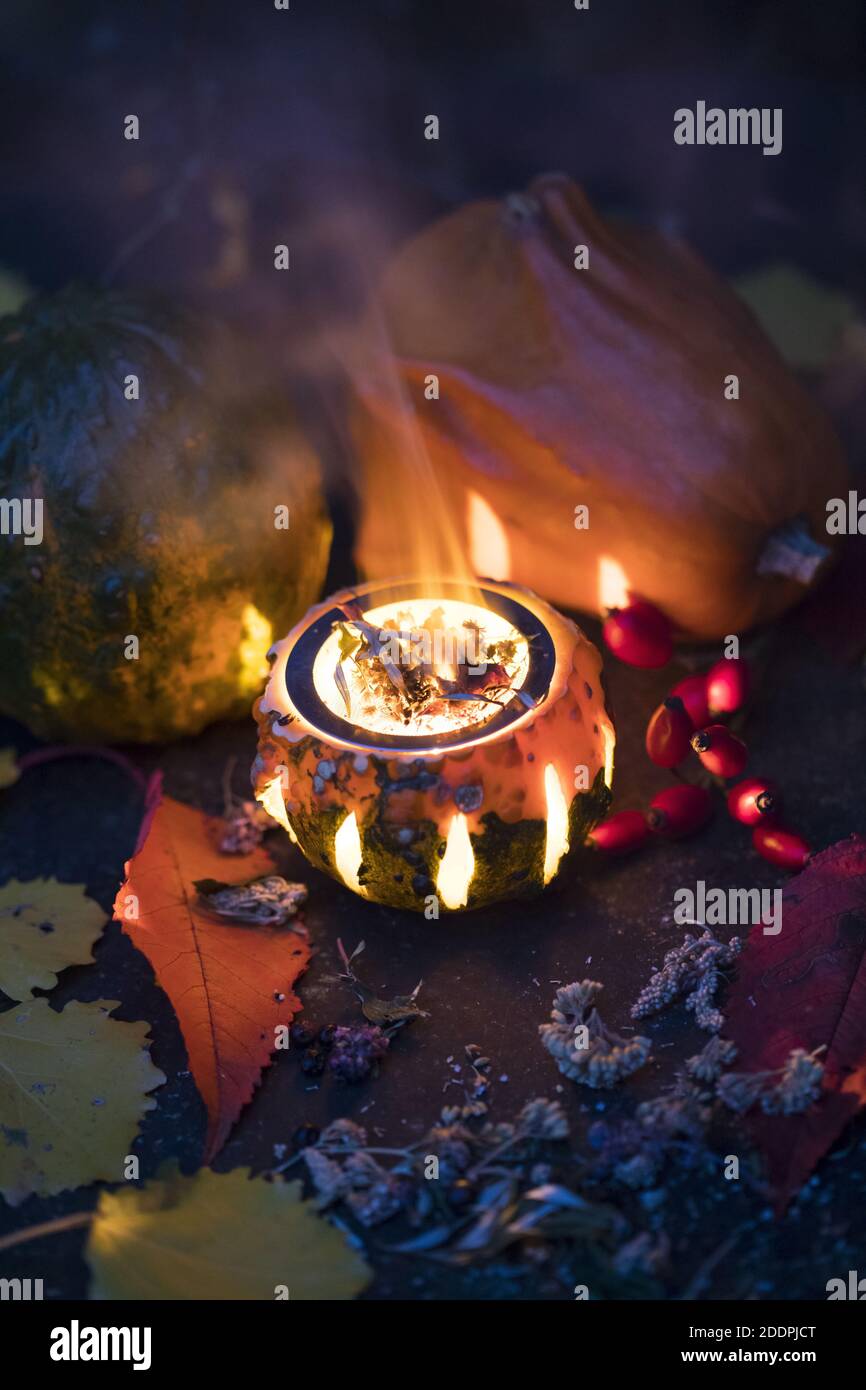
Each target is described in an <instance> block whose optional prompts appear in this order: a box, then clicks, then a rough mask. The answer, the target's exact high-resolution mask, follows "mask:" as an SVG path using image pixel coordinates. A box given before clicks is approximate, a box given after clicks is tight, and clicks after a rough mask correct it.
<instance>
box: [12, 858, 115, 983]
mask: <svg viewBox="0 0 866 1390" xmlns="http://www.w3.org/2000/svg"><path fill="white" fill-rule="evenodd" d="M105 922H106V914H105V912H104V911H103V910H102V908H101V907H100V906H99V903H96V902H94V901H93V899H92V898H88V896H87V894H86V893H85V890H84V884H83V883H58V882H57V880H56V879H55V878H35V879H33V880H32V881H31V882H30V883H19V882H18V880H17V879H14V878H13V879H10V880H9V882H8V883H6V884H4V886H3V887H2V888H0V990H2V991H3V993H4V994H6V995H8V996H9V998H10V999H29V998H30V997H31V995H32V993H33V990H34V989H52V988H53V987H54V985H56V984H57V976H58V973H59V972H60V971H61V970H65V969H66V967H67V966H68V965H89V964H90V962H91V961H92V959H93V957H92V955H91V948H92V946H93V943H94V942H95V941H96V940H97V939H98V937H99V936H100V935H101V933H102V929H103V927H104V925H105Z"/></svg>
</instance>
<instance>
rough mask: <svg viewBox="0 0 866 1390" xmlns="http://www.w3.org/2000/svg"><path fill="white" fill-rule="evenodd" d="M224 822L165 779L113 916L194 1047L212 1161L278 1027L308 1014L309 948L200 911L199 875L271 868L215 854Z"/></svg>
mask: <svg viewBox="0 0 866 1390" xmlns="http://www.w3.org/2000/svg"><path fill="white" fill-rule="evenodd" d="M220 825H221V822H220V821H219V820H218V818H216V817H213V816H206V815H205V814H204V813H203V812H201V811H197V810H195V809H194V808H193V807H191V806H184V805H182V803H181V802H179V801H174V800H172V798H171V797H168V796H165V797H164V796H163V794H162V776H161V774H160V773H157V774H156V775H155V776H154V777H153V779H152V780H151V783H150V786H149V788H148V794H147V803H146V807H145V815H144V820H143V822H142V826H141V830H140V832H139V838H138V844H137V845H136V848H135V853H134V855H133V857H132V859H131V860H130V861H129V862H128V863H127V864H126V866H125V872H126V881H125V882H124V884H123V887H122V888H121V889H120V892H119V893H118V894H117V897H116V899H115V902H114V918H115V921H118V922H120V923H121V924H122V926H123V930H124V932H125V933H126V935H127V936H128V937H129V938H130V940H131V941H132V943H133V945H134V946H136V947H137V948H138V950H139V951H141V952H143V954H144V955H145V956H147V959H148V960H149V961H150V964H151V965H152V966H153V970H154V973H155V975H156V978H157V981H158V983H159V984H160V985H161V987H162V988H163V989H164V990H165V992H166V994H167V995H168V997H169V999H170V1000H171V1004H172V1007H173V1008H174V1011H175V1013H176V1015H177V1018H178V1022H179V1024H180V1027H181V1031H182V1033H183V1037H184V1042H185V1043H186V1048H187V1053H188V1056H189V1066H190V1071H191V1072H192V1075H193V1078H194V1080H195V1083H196V1086H197V1087H198V1089H199V1092H200V1094H201V1096H202V1099H203V1100H204V1103H205V1105H206V1106H207V1112H208V1131H207V1138H206V1141H205V1154H204V1161H205V1162H206V1163H210V1162H211V1161H212V1159H213V1158H214V1156H215V1154H217V1153H218V1152H219V1150H220V1149H221V1148H222V1146H223V1144H224V1143H225V1141H226V1139H227V1138H228V1135H229V1131H230V1130H231V1127H232V1125H233V1124H234V1122H235V1120H236V1119H237V1117H238V1115H239V1114H240V1112H241V1110H242V1109H243V1107H244V1106H245V1105H246V1104H247V1102H248V1101H249V1100H250V1098H251V1096H252V1094H253V1091H254V1090H255V1088H256V1086H257V1085H258V1082H259V1080H260V1077H261V1073H262V1070H263V1069H264V1068H265V1067H266V1066H267V1065H268V1063H269V1062H270V1058H271V1054H272V1052H273V1051H274V1049H275V1030H276V1028H277V1027H278V1026H279V1025H280V1024H285V1025H288V1024H289V1023H290V1022H291V1020H292V1017H293V1015H294V1014H295V1013H297V1011H298V1010H299V1009H300V1007H301V1005H300V1000H299V999H298V998H297V997H296V995H294V994H293V993H292V985H293V984H294V982H295V980H296V979H297V978H298V976H299V975H300V974H301V973H302V971H304V970H305V969H306V967H307V964H308V962H309V959H310V950H309V947H308V946H307V944H306V942H305V941H304V939H303V937H301V936H299V935H298V933H297V932H295V931H292V930H291V928H290V927H286V926H282V927H274V926H259V925H256V926H249V925H238V924H235V923H232V924H226V923H223V922H220V921H215V920H214V919H213V918H212V917H211V916H210V915H209V914H208V913H206V912H205V911H204V910H202V908H201V906H200V905H199V903H198V901H197V893H196V889H195V887H194V886H193V885H194V883H195V881H196V880H199V879H208V878H211V879H216V880H218V881H220V882H223V883H231V884H235V883H242V882H246V881H248V880H249V879H253V878H259V877H261V876H263V875H265V874H268V873H271V872H272V871H273V862H272V860H271V857H270V855H269V854H268V853H267V852H266V851H265V850H262V849H257V850H255V851H254V852H253V853H252V854H249V855H246V856H244V858H243V859H241V860H238V861H235V860H233V859H231V858H229V857H227V856H226V855H223V854H220V853H219V852H218V850H217V848H216V843H217V832H218V830H219V827H220Z"/></svg>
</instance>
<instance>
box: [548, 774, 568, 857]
mask: <svg viewBox="0 0 866 1390" xmlns="http://www.w3.org/2000/svg"><path fill="white" fill-rule="evenodd" d="M544 794H545V797H546V799H547V839H546V841H545V844H544V881H545V883H549V882H550V880H551V879H552V878H553V876H554V874H555V873H556V871H557V869H558V868H559V861H560V859H561V858H562V856H563V855H564V854H567V853H568V802H567V801H566V799H565V797H564V795H563V792H562V784H561V782H560V780H559V778H558V777H557V775H556V768H555V767H554V766H553V763H548V764H547V767H546V768H545V769H544Z"/></svg>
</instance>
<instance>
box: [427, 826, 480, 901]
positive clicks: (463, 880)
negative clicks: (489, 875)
mask: <svg viewBox="0 0 866 1390" xmlns="http://www.w3.org/2000/svg"><path fill="white" fill-rule="evenodd" d="M474 872H475V855H474V854H473V853H472V841H471V840H470V838H469V827H468V825H467V824H466V817H465V816H464V815H462V814H458V815H456V816H455V817H454V819H453V820H452V822H451V825H450V826H449V828H448V838H447V840H446V842H445V854H444V856H443V858H442V863H441V864H440V865H439V874H438V877H437V879H436V891H437V893H438V894H439V897H440V898H441V899H442V901H443V903H444V904H445V906H446V907H447V908H450V909H451V911H452V912H456V911H457V909H458V908H461V907H465V906H466V901H467V899H468V897H469V885H470V883H471V882H472V875H473V874H474Z"/></svg>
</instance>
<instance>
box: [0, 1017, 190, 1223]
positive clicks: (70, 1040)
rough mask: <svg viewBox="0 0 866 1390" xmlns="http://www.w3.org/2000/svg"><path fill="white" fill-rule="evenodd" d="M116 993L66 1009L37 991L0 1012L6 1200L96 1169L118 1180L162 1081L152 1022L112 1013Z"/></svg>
mask: <svg viewBox="0 0 866 1390" xmlns="http://www.w3.org/2000/svg"><path fill="white" fill-rule="evenodd" d="M117 1006H118V1005H117V1000H113V999H98V1000H96V1002H95V1003H92V1004H81V1003H79V1002H78V1001H77V1000H73V1001H72V1003H70V1004H67V1005H66V1008H65V1009H64V1010H63V1012H62V1013H58V1012H57V1011H56V1010H55V1009H52V1008H51V1007H50V1006H49V1003H48V1000H47V999H32V1000H30V1001H29V1002H27V1003H25V1004H18V1005H16V1007H15V1008H14V1009H7V1011H6V1012H5V1013H3V1014H0V1192H2V1194H3V1196H4V1197H5V1198H6V1200H7V1202H8V1203H9V1204H10V1206H13V1207H14V1206H18V1205H19V1203H21V1202H23V1201H24V1200H25V1198H27V1197H29V1196H31V1195H32V1194H36V1195H37V1196H40V1197H51V1196H53V1195H54V1194H55V1193H57V1192H65V1191H66V1190H67V1189H68V1188H72V1187H81V1186H82V1185H83V1184H84V1183H91V1182H96V1181H98V1180H99V1179H100V1178H102V1179H105V1180H106V1181H108V1182H119V1181H120V1180H121V1179H122V1178H123V1176H124V1174H123V1167H124V1159H125V1157H126V1155H127V1154H128V1153H129V1150H130V1146H131V1144H132V1143H133V1141H134V1139H135V1136H136V1132H137V1130H138V1123H139V1120H140V1118H141V1116H142V1114H143V1113H144V1112H145V1111H146V1110H152V1109H153V1107H154V1106H155V1105H156V1101H155V1100H152V1099H150V1098H149V1097H148V1096H147V1092H148V1091H152V1090H153V1089H154V1087H155V1086H161V1085H162V1084H163V1082H164V1081H165V1077H164V1076H163V1074H162V1072H161V1071H159V1070H158V1069H157V1068H156V1067H155V1066H154V1065H153V1063H152V1062H151V1060H150V1055H149V1053H148V1050H147V1045H146V1037H147V1030H148V1027H149V1024H147V1023H121V1022H119V1021H118V1020H117V1019H114V1018H109V1016H108V1015H109V1014H110V1013H111V1011H112V1010H113V1009H116V1008H117Z"/></svg>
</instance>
